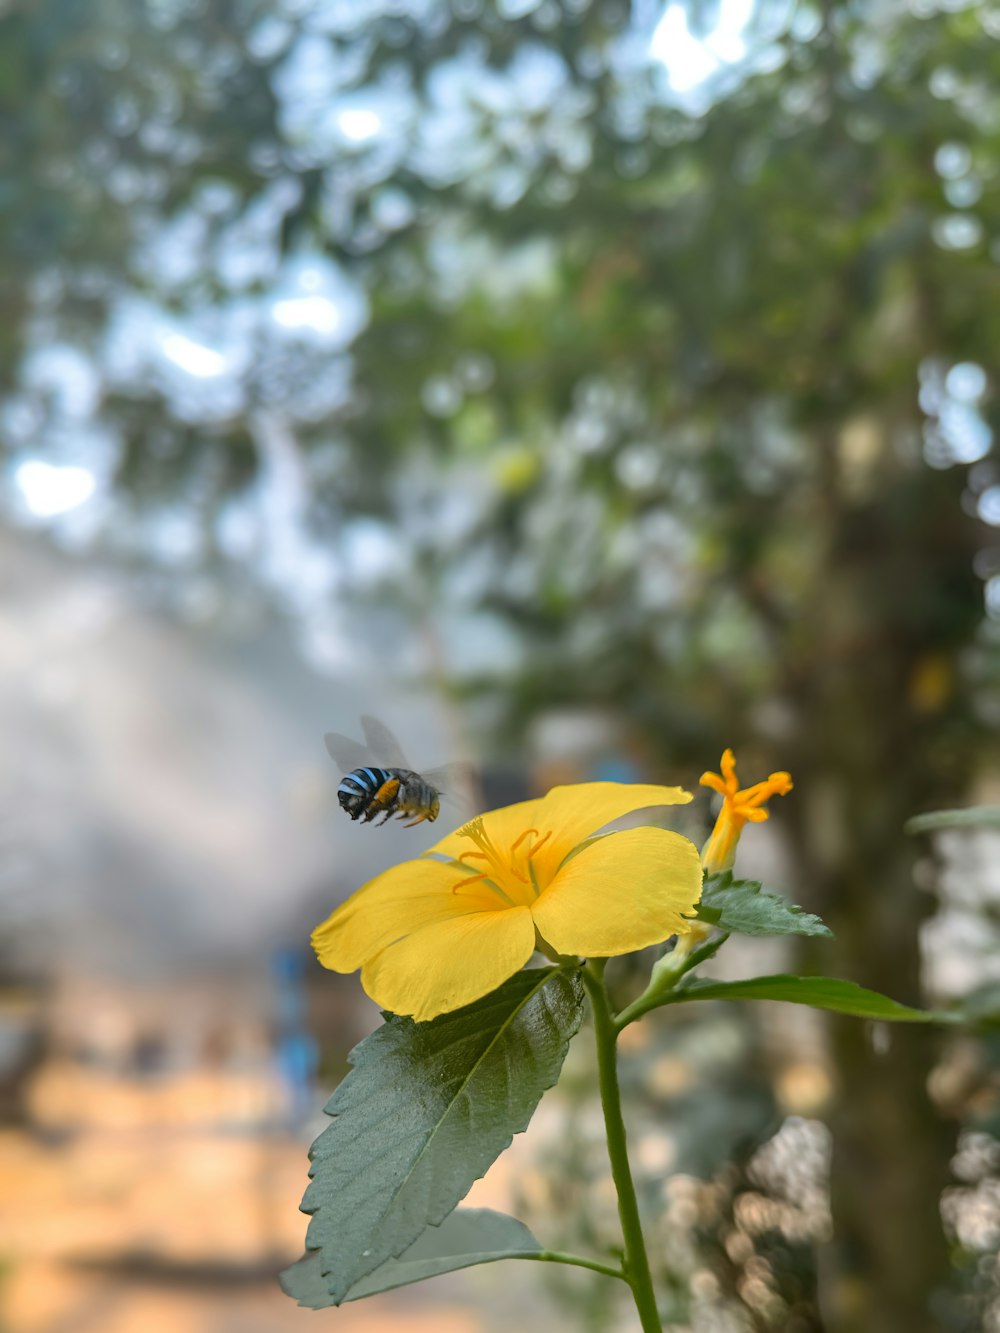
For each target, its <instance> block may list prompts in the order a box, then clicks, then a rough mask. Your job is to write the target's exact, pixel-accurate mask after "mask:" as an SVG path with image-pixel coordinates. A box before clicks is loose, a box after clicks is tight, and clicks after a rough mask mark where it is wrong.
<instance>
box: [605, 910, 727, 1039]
mask: <svg viewBox="0 0 1000 1333" xmlns="http://www.w3.org/2000/svg"><path fill="white" fill-rule="evenodd" d="M728 939H729V935H728V933H726V934H724V935H716V937H715V938H714V939H712V940H709V941H708V942H707V943H706V944H702V945H701V946H700V947H699V948H697V949H692V951H691V952H690V953H689V954H688V956H687V958H685V959H684V961H683V963H681V964H680V965H679V966H678V967H677V968H675V969H673V970H672V971H669V972H664V973H661V974H660V976H659V977H656V978H655V979H654V980H653V981H652V983H651V984H650V986H649V988H648V989H647V990H646V991H645V992H644V993H643V994H642V995H640V996H639V998H638V999H637V1000H633V1001H632V1003H631V1004H630V1005H627V1006H626V1007H625V1008H624V1009H623V1010H622V1011H621V1013H620V1014H619V1015H618V1016H617V1018H615V1019H614V1020H613V1022H614V1028H615V1031H616V1032H621V1030H622V1028H627V1027H628V1025H629V1024H630V1023H634V1022H635V1020H636V1019H637V1018H642V1016H643V1014H648V1013H649V1011H650V1009H658V1008H659V1007H660V1006H661V1005H664V1004H670V1003H671V1002H672V997H673V993H674V991H675V990H676V988H677V983H678V982H679V981H680V979H681V977H683V976H685V975H686V974H687V973H688V972H690V971H691V969H692V968H695V967H697V966H698V964H699V963H704V962H705V961H706V959H708V958H711V957H712V956H713V955H714V954H716V953H718V951H719V949H721V948H722V946H723V945H724V944H725V942H726V940H728ZM669 958H670V954H667V955H666V958H665V959H664V962H666V961H667V960H669Z"/></svg>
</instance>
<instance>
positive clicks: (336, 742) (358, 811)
mask: <svg viewBox="0 0 1000 1333" xmlns="http://www.w3.org/2000/svg"><path fill="white" fill-rule="evenodd" d="M361 726H362V729H363V731H364V733H365V740H366V741H367V745H361V744H360V743H359V742H358V741H352V740H351V738H350V737H349V736H341V735H340V734H339V732H336V731H330V732H327V734H326V735H325V736H324V738H323V739H324V741H325V742H326V748H327V752H328V754H329V755H330V758H331V759H333V760H334V761H335V763H337V764H339V765H340V768H341V770H342V771H343V772H344V778H343V780H342V781H341V784H340V786H339V787H338V788H337V799H338V800H339V802H340V807H341V809H342V810H345V811H346V812H347V814H349V815H350V817H351V818H352V819H355V820H357V819H362V820H364V822H365V823H366V824H370V823H371V821H372V820H373V819H374V818H375V817H376V815H381V816H382V821H381V822H382V823H383V824H384V823H385V822H386V820H387V819H391V818H392V817H393V815H396V816H397V817H398V818H400V819H406V818H407V816H411V818H410V820H409V823H408V824H407V826H406V827H407V828H411V827H412V826H413V825H414V824H422V823H423V822H424V820H425V819H426V820H428V821H433V820H435V819H437V817H438V814H439V813H440V810H441V795H442V790H443V786H444V784H445V783H448V784H449V785H451V784H450V783H449V779H451V780H453V781H454V782H460V781H461V777H462V775H463V769H464V766H463V765H461V764H449V765H447V766H446V767H445V768H443V769H435V770H434V771H433V772H430V773H427V774H426V775H422V774H420V773H417V772H416V771H415V770H414V769H412V768H410V766H409V765H408V764H407V762H406V759H405V758H404V757H403V751H402V750H401V748H400V746H399V742H398V741H397V740H396V738H395V736H393V734H392V732H391V731H390V730H389V728H388V727H386V726H384V725H383V723H381V722H379V721H378V719H377V718H374V717H363V718H362V719H361Z"/></svg>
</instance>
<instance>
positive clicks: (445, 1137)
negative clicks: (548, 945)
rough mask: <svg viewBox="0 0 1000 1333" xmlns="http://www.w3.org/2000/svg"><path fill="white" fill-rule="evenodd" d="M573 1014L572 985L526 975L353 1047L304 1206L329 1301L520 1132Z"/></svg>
mask: <svg viewBox="0 0 1000 1333" xmlns="http://www.w3.org/2000/svg"><path fill="white" fill-rule="evenodd" d="M582 1014H583V991H582V987H581V985H580V982H579V978H578V977H576V976H574V975H570V974H568V973H566V972H565V971H561V970H557V969H554V968H539V969H529V970H528V971H525V972H519V973H518V974H517V975H516V976H513V977H511V979H510V980H509V981H507V982H505V983H504V985H503V986H501V987H500V989H499V990H497V991H494V992H493V994H491V995H488V996H486V997H484V998H483V999H482V1000H477V1001H476V1003H475V1004H471V1005H467V1006H466V1007H465V1008H464V1009H459V1010H456V1011H455V1012H454V1013H451V1014H443V1015H442V1016H441V1017H440V1018H437V1019H434V1020H433V1021H432V1022H430V1023H414V1022H413V1021H412V1019H409V1018H399V1017H395V1016H391V1015H390V1016H389V1017H388V1018H387V1020H386V1022H385V1024H384V1025H383V1026H382V1027H381V1028H379V1029H378V1030H377V1031H376V1032H374V1033H372V1035H371V1036H370V1037H367V1038H366V1039H365V1040H364V1041H363V1042H361V1044H360V1045H359V1046H358V1047H356V1049H355V1050H354V1051H353V1052H352V1055H351V1064H352V1070H351V1073H350V1074H348V1076H347V1078H346V1079H345V1080H344V1082H343V1083H342V1084H341V1085H340V1087H339V1088H338V1089H337V1091H336V1092H335V1093H334V1095H333V1097H332V1098H331V1099H330V1102H329V1103H328V1105H327V1107H326V1111H327V1114H328V1115H330V1116H332V1117H333V1123H332V1124H331V1125H329V1126H328V1127H327V1129H325V1130H324V1131H323V1133H322V1134H320V1136H319V1138H318V1139H317V1140H316V1142H315V1143H314V1144H313V1148H312V1167H311V1171H310V1174H311V1175H312V1183H311V1184H310V1186H309V1188H308V1189H307V1190H306V1194H305V1197H304V1199H303V1201H302V1210H303V1212H307V1213H312V1214H314V1216H313V1219H312V1221H311V1222H310V1224H309V1231H308V1234H307V1238H306V1244H307V1246H308V1248H310V1249H315V1250H318V1251H319V1252H320V1256H319V1259H318V1261H317V1262H318V1265H319V1268H320V1271H321V1273H322V1274H323V1275H324V1278H325V1281H326V1283H327V1287H328V1290H329V1291H330V1294H331V1297H332V1299H333V1303H334V1304H338V1303H339V1302H340V1301H343V1300H345V1299H346V1298H347V1295H348V1292H350V1291H351V1290H352V1288H355V1287H357V1285H358V1283H359V1282H361V1281H362V1279H364V1278H366V1277H368V1275H369V1274H371V1273H374V1271H375V1270H376V1269H377V1268H379V1267H380V1266H381V1265H382V1264H384V1263H385V1262H386V1260H389V1259H392V1258H394V1257H397V1256H399V1255H401V1254H402V1253H403V1252H404V1251H405V1250H406V1249H407V1248H408V1247H409V1246H410V1245H412V1244H413V1242H414V1241H415V1240H416V1239H417V1237H418V1236H419V1235H420V1234H421V1233H422V1232H423V1231H424V1230H425V1228H427V1227H428V1226H438V1225H439V1224H440V1223H442V1222H443V1221H444V1219H445V1217H447V1215H448V1214H449V1213H450V1212H451V1210H452V1209H453V1208H454V1207H455V1205H456V1204H457V1203H458V1201H459V1200H460V1199H461V1198H463V1197H464V1195H465V1194H466V1192H467V1191H468V1189H469V1186H470V1185H471V1184H472V1183H473V1181H475V1180H477V1179H478V1178H479V1177H480V1176H481V1175H483V1174H484V1172H485V1171H486V1169H487V1168H488V1167H489V1166H490V1164H491V1163H492V1162H493V1161H494V1160H495V1158H496V1157H498V1156H499V1154H500V1153H501V1152H502V1151H503V1149H504V1148H506V1147H507V1145H508V1144H509V1143H510V1141H511V1139H512V1138H513V1136H514V1135H515V1134H518V1133H520V1132H521V1131H522V1130H523V1129H525V1127H526V1126H527V1124H528V1121H529V1120H530V1119H531V1116H532V1114H533V1113H534V1110H535V1107H536V1106H537V1105H538V1101H539V1099H540V1097H541V1095H542V1093H543V1092H544V1091H545V1090H546V1088H550V1087H551V1086H552V1085H553V1084H554V1083H555V1081H556V1079H557V1078H558V1077H559V1071H560V1069H561V1068H562V1063H563V1060H564V1058H565V1055H566V1050H567V1047H568V1044H569V1040H570V1038H571V1037H572V1036H573V1034H574V1033H575V1032H576V1030H577V1028H578V1027H579V1025H580V1020H581V1017H582Z"/></svg>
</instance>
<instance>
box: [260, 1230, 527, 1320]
mask: <svg viewBox="0 0 1000 1333" xmlns="http://www.w3.org/2000/svg"><path fill="white" fill-rule="evenodd" d="M539 1253H541V1246H540V1245H539V1243H538V1241H537V1240H535V1238H534V1236H533V1235H532V1234H531V1232H530V1231H529V1230H528V1228H527V1227H526V1226H525V1225H524V1223H523V1222H519V1221H518V1220H517V1218H515V1217H508V1216H506V1214H504V1213H497V1212H494V1211H493V1210H492V1209H491V1208H459V1209H457V1210H456V1211H455V1212H453V1213H450V1214H449V1215H448V1216H447V1217H446V1218H445V1220H444V1221H443V1222H442V1223H441V1225H440V1226H436V1227H428V1228H427V1230H426V1231H424V1232H423V1234H422V1235H420V1236H419V1237H418V1238H417V1239H416V1240H415V1241H414V1242H413V1244H412V1245H411V1246H410V1248H409V1249H408V1250H405V1251H404V1252H403V1253H402V1254H401V1255H400V1256H399V1258H398V1259H387V1260H386V1261H385V1263H383V1264H380V1265H379V1266H378V1268H376V1269H375V1271H374V1272H372V1273H369V1274H368V1276H367V1277H366V1278H362V1279H361V1281H360V1282H357V1283H355V1285H354V1286H353V1287H351V1289H350V1290H349V1291H348V1293H347V1295H346V1296H344V1298H343V1299H344V1300H345V1301H359V1300H361V1298H362V1297H364V1296H374V1295H376V1294H377V1293H378V1292H380V1291H391V1290H392V1289H393V1288H394V1287H405V1286H407V1285H408V1284H409V1283H411V1282H422V1281H423V1280H424V1278H429V1277H437V1276H438V1275H439V1274H441V1273H453V1272H455V1271H456V1270H457V1269H459V1268H471V1267H472V1266H473V1265H474V1264H490V1263H494V1262H495V1261H496V1260H497V1259H525V1258H530V1257H532V1256H533V1255H537V1254H539ZM281 1285H282V1288H283V1289H284V1291H285V1292H286V1293H287V1294H288V1295H289V1296H291V1297H292V1298H293V1299H294V1300H296V1301H298V1303H299V1305H302V1306H305V1307H306V1308H308V1309H310V1310H324V1309H326V1308H328V1307H329V1306H331V1305H338V1304H339V1303H340V1302H339V1301H337V1300H336V1299H335V1298H334V1297H333V1296H332V1295H331V1294H330V1292H329V1290H328V1289H327V1279H326V1278H325V1277H324V1276H323V1270H322V1265H321V1259H320V1255H319V1254H318V1253H316V1252H314V1253H312V1254H307V1255H306V1257H305V1258H304V1259H300V1260H299V1261H298V1263H296V1264H293V1265H292V1266H291V1268H286V1269H285V1271H284V1272H283V1273H282V1274H281Z"/></svg>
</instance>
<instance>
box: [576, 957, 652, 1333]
mask: <svg viewBox="0 0 1000 1333" xmlns="http://www.w3.org/2000/svg"><path fill="white" fill-rule="evenodd" d="M604 966H605V960H604V959H591V961H590V962H589V963H588V964H587V966H586V967H585V968H584V969H583V972H582V976H583V980H584V984H585V985H586V987H587V990H588V991H589V992H590V1002H591V1008H592V1009H593V1013H594V1036H595V1039H596V1043H597V1075H598V1079H599V1082H600V1088H601V1106H602V1107H603V1109H604V1124H605V1129H606V1131H607V1136H608V1157H609V1158H610V1160H611V1175H612V1178H613V1179H614V1182H615V1189H616V1190H617V1192H618V1216H619V1217H620V1218H621V1224H622V1235H623V1237H624V1239H625V1278H626V1281H627V1282H628V1284H629V1286H630V1287H631V1288H632V1296H633V1299H634V1300H635V1307H636V1309H637V1310H638V1311H639V1321H640V1323H641V1324H642V1329H643V1333H662V1328H663V1325H662V1324H661V1323H660V1315H659V1312H658V1310H657V1308H656V1292H655V1291H654V1290H653V1277H652V1274H651V1273H650V1271H649V1259H648V1257H647V1255H646V1242H645V1241H644V1239H643V1235H642V1223H641V1221H640V1220H639V1204H638V1202H637V1200H636V1197H635V1184H634V1183H633V1180H632V1172H631V1170H630V1168H629V1164H628V1144H627V1142H626V1138H625V1121H624V1119H623V1117H622V1099H621V1092H620V1090H619V1087H618V1052H617V1050H616V1046H615V1043H616V1041H617V1036H618V1034H617V1032H616V1031H615V1025H614V1019H613V1017H612V1013H611V1005H610V1003H609V1001H608V991H607V987H606V986H605V984H604Z"/></svg>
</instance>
